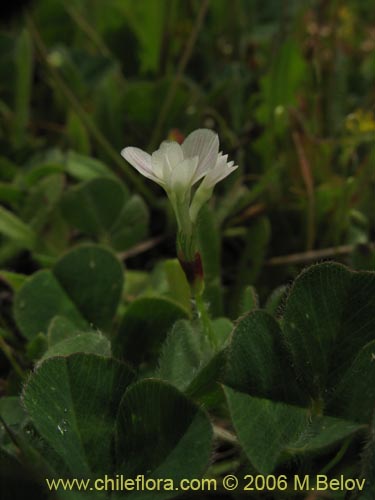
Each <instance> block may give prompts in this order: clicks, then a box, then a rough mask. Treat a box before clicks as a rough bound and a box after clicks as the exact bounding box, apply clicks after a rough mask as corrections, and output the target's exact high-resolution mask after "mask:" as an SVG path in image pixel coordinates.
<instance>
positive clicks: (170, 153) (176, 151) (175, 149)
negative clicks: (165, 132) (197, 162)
mask: <svg viewBox="0 0 375 500" xmlns="http://www.w3.org/2000/svg"><path fill="white" fill-rule="evenodd" d="M159 151H160V153H162V154H163V155H164V156H165V159H166V162H167V165H168V167H169V168H170V170H172V169H173V168H174V167H175V166H176V165H178V164H179V163H181V162H182V160H183V159H184V154H183V152H182V149H181V146H180V145H179V144H178V142H175V141H164V142H162V143H161V144H160V148H159Z"/></svg>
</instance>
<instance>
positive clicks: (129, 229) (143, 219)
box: [110, 195, 150, 250]
mask: <svg viewBox="0 0 375 500" xmlns="http://www.w3.org/2000/svg"><path fill="white" fill-rule="evenodd" d="M149 217H150V216H149V211H148V208H147V205H146V204H145V202H144V201H143V199H142V198H141V197H140V196H138V195H134V196H132V197H131V198H130V199H129V200H128V201H127V202H126V204H125V205H124V207H123V209H122V212H121V213H120V215H119V217H118V219H117V220H116V221H115V223H114V224H113V226H112V227H111V234H110V238H111V243H112V245H113V248H115V249H116V250H126V249H127V248H130V247H132V246H134V245H136V244H137V243H139V242H140V241H142V240H143V239H144V238H145V237H146V236H147V233H148V225H149Z"/></svg>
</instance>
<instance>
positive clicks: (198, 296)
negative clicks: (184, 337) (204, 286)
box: [194, 292, 217, 348]
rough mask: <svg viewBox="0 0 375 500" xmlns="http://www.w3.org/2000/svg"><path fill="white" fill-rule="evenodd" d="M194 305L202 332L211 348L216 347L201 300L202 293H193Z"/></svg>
mask: <svg viewBox="0 0 375 500" xmlns="http://www.w3.org/2000/svg"><path fill="white" fill-rule="evenodd" d="M194 301H195V306H196V309H197V313H198V318H199V319H200V322H201V324H202V328H203V332H204V334H205V335H206V336H207V338H208V340H209V341H210V344H211V346H212V347H213V348H216V347H217V342H216V337H215V334H214V331H213V329H212V326H211V321H210V317H209V315H208V312H207V308H206V304H205V303H204V300H203V295H202V293H201V292H196V293H195V294H194Z"/></svg>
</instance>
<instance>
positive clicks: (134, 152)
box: [121, 147, 159, 182]
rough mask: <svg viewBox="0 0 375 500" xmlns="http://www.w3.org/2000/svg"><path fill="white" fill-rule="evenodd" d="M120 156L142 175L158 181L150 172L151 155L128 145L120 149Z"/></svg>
mask: <svg viewBox="0 0 375 500" xmlns="http://www.w3.org/2000/svg"><path fill="white" fill-rule="evenodd" d="M121 156H122V157H123V158H125V160H126V161H127V162H128V163H130V165H132V166H133V167H134V168H135V169H137V170H138V172H140V173H141V174H142V175H144V176H145V177H147V178H148V179H151V180H153V181H155V182H159V180H158V179H157V177H155V175H154V174H153V173H152V166H151V156H150V155H149V154H148V153H146V152H145V151H142V149H139V148H133V147H128V148H125V149H123V150H122V151H121Z"/></svg>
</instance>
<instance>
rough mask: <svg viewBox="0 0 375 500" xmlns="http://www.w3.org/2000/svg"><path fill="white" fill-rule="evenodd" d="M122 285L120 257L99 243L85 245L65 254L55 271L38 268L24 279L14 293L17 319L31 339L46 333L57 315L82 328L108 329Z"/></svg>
mask: <svg viewBox="0 0 375 500" xmlns="http://www.w3.org/2000/svg"><path fill="white" fill-rule="evenodd" d="M122 286H123V269H122V266H121V263H120V262H119V261H118V260H117V258H116V257H115V256H114V255H113V254H112V253H111V252H110V251H109V250H107V249H105V248H102V247H100V246H97V245H83V246H80V247H77V248H75V249H74V250H71V251H70V252H68V253H67V254H65V255H64V256H63V257H62V258H61V259H60V260H59V261H57V263H56V265H55V267H54V268H53V270H52V271H47V270H44V271H39V272H37V273H35V274H34V275H33V276H31V277H30V278H29V279H28V280H27V281H26V282H25V283H24V285H23V286H22V287H21V288H20V289H19V291H18V292H17V294H16V296H15V304H14V315H15V319H16V322H17V324H18V326H19V328H20V330H21V332H22V334H23V335H24V336H25V337H27V338H29V339H31V338H32V337H34V336H35V335H36V334H38V333H39V332H45V333H46V332H47V330H48V326H49V323H50V321H51V320H52V318H53V317H54V316H57V315H60V316H64V317H66V318H68V320H69V321H71V322H72V323H74V324H75V325H76V326H77V327H78V328H79V329H81V330H83V331H85V330H87V326H88V323H91V324H93V325H94V326H95V327H96V328H100V329H102V328H103V329H105V328H107V327H109V326H110V324H111V321H112V319H113V316H114V314H115V312H116V310H117V306H118V303H119V300H120V296H121V292H122Z"/></svg>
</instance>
